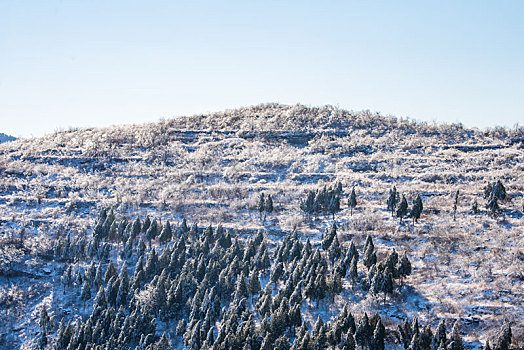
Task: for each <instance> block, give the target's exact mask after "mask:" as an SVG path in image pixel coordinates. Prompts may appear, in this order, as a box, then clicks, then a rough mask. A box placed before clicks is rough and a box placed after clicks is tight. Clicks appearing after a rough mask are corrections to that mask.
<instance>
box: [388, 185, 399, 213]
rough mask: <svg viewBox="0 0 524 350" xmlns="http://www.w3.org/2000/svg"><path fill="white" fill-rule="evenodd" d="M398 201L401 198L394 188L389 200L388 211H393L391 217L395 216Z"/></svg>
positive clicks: (390, 192) (390, 191)
mask: <svg viewBox="0 0 524 350" xmlns="http://www.w3.org/2000/svg"><path fill="white" fill-rule="evenodd" d="M398 201H399V198H398V192H397V188H396V187H395V186H393V188H392V189H391V190H389V197H388V200H387V209H388V210H389V211H391V216H393V213H394V212H395V209H396V206H397V203H398Z"/></svg>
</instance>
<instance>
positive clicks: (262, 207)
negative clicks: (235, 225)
mask: <svg viewBox="0 0 524 350" xmlns="http://www.w3.org/2000/svg"><path fill="white" fill-rule="evenodd" d="M257 209H258V215H259V216H260V217H262V214H263V213H264V210H265V209H266V200H265V196H264V193H261V194H260V195H259V197H258V205H257ZM264 219H265V216H264Z"/></svg>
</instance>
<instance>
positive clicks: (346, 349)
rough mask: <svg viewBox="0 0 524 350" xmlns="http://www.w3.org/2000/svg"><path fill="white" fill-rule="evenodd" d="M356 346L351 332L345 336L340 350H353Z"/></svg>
mask: <svg viewBox="0 0 524 350" xmlns="http://www.w3.org/2000/svg"><path fill="white" fill-rule="evenodd" d="M355 348H356V344H355V338H354V337H353V334H352V333H351V331H349V332H348V333H347V335H346V339H345V342H344V344H343V345H342V347H341V350H355Z"/></svg>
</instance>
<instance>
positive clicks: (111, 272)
mask: <svg viewBox="0 0 524 350" xmlns="http://www.w3.org/2000/svg"><path fill="white" fill-rule="evenodd" d="M117 275H118V272H117V270H116V267H115V265H114V264H113V262H112V261H110V262H109V265H108V266H107V270H106V273H105V275H104V282H105V283H107V282H108V281H109V280H110V279H111V278H112V277H116V276H117Z"/></svg>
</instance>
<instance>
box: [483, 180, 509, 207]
mask: <svg viewBox="0 0 524 350" xmlns="http://www.w3.org/2000/svg"><path fill="white" fill-rule="evenodd" d="M484 198H485V199H486V200H487V202H486V209H488V211H489V213H490V214H491V215H492V216H497V215H498V213H499V211H500V206H499V204H498V201H499V200H500V201H503V200H504V199H506V188H505V187H504V185H503V184H502V181H500V180H497V181H496V182H493V183H488V184H487V185H486V187H484Z"/></svg>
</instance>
